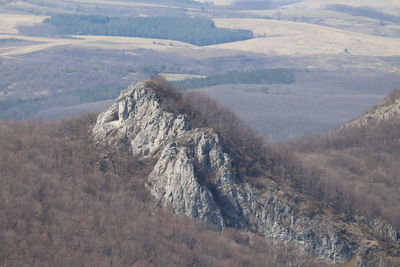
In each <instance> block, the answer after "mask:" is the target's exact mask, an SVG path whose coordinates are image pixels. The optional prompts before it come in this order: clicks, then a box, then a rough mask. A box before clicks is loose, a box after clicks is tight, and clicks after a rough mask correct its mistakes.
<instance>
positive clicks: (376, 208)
mask: <svg viewBox="0 0 400 267" xmlns="http://www.w3.org/2000/svg"><path fill="white" fill-rule="evenodd" d="M399 100H400V90H397V91H394V92H393V93H392V94H391V95H390V96H389V97H387V99H386V100H385V101H384V102H383V104H381V105H386V106H387V105H389V106H390V105H393V104H395V103H397V102H398V101H399ZM381 105H378V106H377V107H378V108H379V107H380V106H381ZM374 110H375V108H374V109H373V110H372V111H374ZM293 144H294V149H295V150H296V151H297V153H296V154H297V155H298V156H299V157H298V158H299V159H301V161H302V162H303V163H304V164H305V166H308V167H309V168H312V169H314V170H316V173H315V174H314V179H312V182H310V183H309V186H310V188H311V190H310V191H311V194H312V195H314V196H315V197H316V198H317V199H319V200H320V201H321V203H324V205H325V206H328V207H329V206H332V207H335V209H337V210H339V211H342V212H344V213H346V214H348V215H350V216H352V215H353V214H363V215H366V216H369V217H378V218H381V219H384V220H386V221H388V222H390V223H392V224H393V225H395V226H396V227H397V229H399V227H400V179H399V174H400V118H399V117H398V116H397V115H395V116H393V117H390V118H387V119H385V120H379V121H376V120H371V121H368V122H365V123H364V124H354V123H350V124H349V125H348V126H345V127H342V128H339V129H337V130H335V131H332V132H330V133H326V134H322V135H315V136H309V137H305V138H301V139H299V140H296V141H294V142H293Z"/></svg>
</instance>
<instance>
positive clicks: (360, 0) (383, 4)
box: [287, 0, 400, 14]
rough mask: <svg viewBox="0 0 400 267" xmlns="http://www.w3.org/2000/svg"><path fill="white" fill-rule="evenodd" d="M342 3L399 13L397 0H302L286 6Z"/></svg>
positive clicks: (312, 7) (297, 6) (322, 6)
mask: <svg viewBox="0 0 400 267" xmlns="http://www.w3.org/2000/svg"><path fill="white" fill-rule="evenodd" d="M331 4H344V5H349V6H370V7H373V8H376V9H379V10H381V11H383V12H387V13H391V14H400V8H399V7H400V6H399V1H398V0H380V1H376V0H325V1H321V0H303V1H301V2H300V3H296V4H293V5H289V6H287V8H289V9H293V8H298V9H322V8H324V7H325V6H326V5H331Z"/></svg>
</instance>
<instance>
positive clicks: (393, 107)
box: [343, 89, 400, 127]
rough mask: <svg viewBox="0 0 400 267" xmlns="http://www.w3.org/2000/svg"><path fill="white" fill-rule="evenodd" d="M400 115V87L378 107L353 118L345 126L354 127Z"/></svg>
mask: <svg viewBox="0 0 400 267" xmlns="http://www.w3.org/2000/svg"><path fill="white" fill-rule="evenodd" d="M399 115H400V89H397V90H395V91H394V92H392V94H391V95H390V96H389V97H387V98H386V99H385V100H383V101H382V102H381V103H379V104H378V105H377V106H376V107H374V108H373V109H371V110H369V111H368V112H367V113H366V114H364V115H363V116H361V117H360V118H358V119H356V120H353V121H351V122H349V123H347V124H345V125H344V126H343V127H353V126H361V125H367V124H370V123H379V122H381V121H386V120H388V119H390V118H393V117H398V116H399Z"/></svg>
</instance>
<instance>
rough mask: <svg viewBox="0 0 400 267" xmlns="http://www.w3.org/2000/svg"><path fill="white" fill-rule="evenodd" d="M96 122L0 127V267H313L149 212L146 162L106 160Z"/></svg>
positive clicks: (257, 242) (256, 241) (250, 241)
mask: <svg viewBox="0 0 400 267" xmlns="http://www.w3.org/2000/svg"><path fill="white" fill-rule="evenodd" d="M94 120H95V116H94V115H85V116H81V117H76V118H73V119H67V120H64V121H59V122H39V121H25V122H12V121H10V122H2V123H1V124H0V151H1V153H0V266H95V265H96V266H111V265H114V266H287V265H288V264H296V265H298V264H300V265H302V266H303V265H304V266H315V265H313V260H310V259H308V258H307V257H306V256H304V253H303V252H302V251H301V250H299V249H298V248H296V247H292V246H289V245H284V244H280V245H281V246H282V249H279V248H276V245H273V244H272V243H269V242H267V241H266V240H264V239H263V238H261V237H259V236H256V235H252V234H249V233H239V232H237V231H235V230H233V229H226V231H224V233H217V232H215V231H213V230H212V229H206V228H204V227H202V226H201V224H200V223H199V222H198V221H196V220H193V219H189V218H186V217H182V216H174V215H172V214H171V213H170V212H168V211H165V210H161V209H159V208H156V207H154V206H153V205H152V204H151V202H150V201H149V199H150V198H149V195H148V193H147V191H146V190H145V189H144V179H143V177H145V176H146V175H147V174H148V171H149V168H148V165H149V164H148V163H146V162H145V161H137V160H135V159H131V158H129V157H127V155H126V154H119V155H113V157H112V158H111V159H110V158H109V159H105V158H104V154H102V153H101V152H100V151H99V150H97V149H96V147H95V146H94V145H93V143H92V142H91V140H90V134H91V128H92V127H93V124H94Z"/></svg>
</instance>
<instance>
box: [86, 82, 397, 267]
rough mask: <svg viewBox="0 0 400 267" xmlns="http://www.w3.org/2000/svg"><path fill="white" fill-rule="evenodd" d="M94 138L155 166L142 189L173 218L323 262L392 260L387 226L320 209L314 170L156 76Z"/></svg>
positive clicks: (126, 95)
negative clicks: (288, 246) (312, 184)
mask: <svg viewBox="0 0 400 267" xmlns="http://www.w3.org/2000/svg"><path fill="white" fill-rule="evenodd" d="M93 137H94V140H95V141H96V143H97V144H98V146H99V147H101V148H102V149H103V151H104V152H106V153H107V152H108V153H110V152H113V153H119V152H118V151H126V152H127V153H128V154H130V155H131V157H133V158H137V159H142V160H144V159H146V160H152V161H153V162H154V164H153V166H152V167H151V171H150V173H149V175H148V177H147V181H146V187H147V188H148V190H149V192H150V195H151V196H152V197H153V199H154V201H155V203H156V204H157V205H159V206H161V207H164V208H166V209H169V210H171V211H172V212H174V213H177V214H184V215H187V216H189V217H193V218H199V219H201V221H202V222H203V223H204V224H205V225H208V226H210V225H215V227H217V229H219V230H223V229H225V228H226V227H234V228H236V229H241V230H246V231H250V232H254V233H258V234H261V235H263V236H265V237H267V238H272V239H276V240H283V241H293V242H294V243H297V244H302V246H303V247H304V248H305V250H306V251H308V252H309V253H312V254H314V255H316V256H318V257H320V258H321V259H323V260H325V261H329V262H330V261H333V262H344V261H352V262H353V263H355V264H356V265H359V266H364V265H365V264H378V263H379V262H385V261H387V260H390V259H391V258H392V257H395V258H396V257H397V256H396V255H397V253H398V251H399V246H398V244H397V242H398V240H397V238H398V237H397V234H396V231H395V230H393V227H392V226H390V225H388V224H385V223H384V222H382V223H380V225H379V227H380V226H382V227H384V228H385V229H389V230H388V231H384V232H382V239H381V237H377V234H378V232H377V231H378V230H379V227H375V225H368V224H366V223H365V222H364V221H360V220H357V219H356V218H357V216H356V214H352V215H353V217H354V218H355V219H349V217H345V216H344V214H341V213H340V212H338V213H332V212H331V211H330V210H328V209H326V207H325V209H324V208H323V207H322V206H321V205H319V203H318V202H315V200H314V199H312V198H311V197H310V196H309V194H305V193H308V192H306V191H304V190H303V188H304V189H306V190H307V188H306V184H305V182H306V181H307V180H305V179H307V177H308V176H310V175H311V178H314V176H312V175H314V173H313V171H314V170H313V169H311V170H307V169H306V168H304V167H303V166H302V165H301V164H300V163H299V162H298V161H297V160H296V159H295V158H293V157H291V155H290V154H289V153H288V152H286V151H283V150H282V151H278V150H276V149H274V148H273V147H270V146H265V145H264V143H263V141H262V140H261V139H260V138H259V137H258V136H257V135H256V134H255V133H254V132H253V131H252V130H251V129H249V128H248V127H246V125H245V124H243V123H242V122H241V121H240V120H238V119H237V117H236V116H235V115H234V114H232V113H231V112H230V111H228V110H226V109H224V108H222V107H220V106H219V105H218V104H217V103H215V102H214V101H212V100H211V99H209V98H207V97H205V96H202V95H199V94H193V93H192V94H186V95H182V94H181V93H179V92H178V91H176V89H174V88H173V87H171V86H170V85H169V84H168V83H166V81H165V80H163V79H161V78H157V79H155V80H151V81H145V82H140V83H138V84H136V85H133V86H130V87H129V88H127V89H126V90H124V91H123V92H122V93H121V95H120V96H119V98H118V99H117V100H116V102H115V103H114V104H113V105H112V106H111V107H109V108H108V109H107V110H106V111H104V112H103V113H102V114H100V115H99V117H98V119H97V123H96V125H95V127H94V130H93ZM308 179H310V178H308ZM303 180H305V181H303ZM308 181H310V180H308ZM311 196H312V195H311ZM368 219H369V218H368ZM372 219H373V218H371V220H372ZM395 260H398V259H395Z"/></svg>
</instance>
